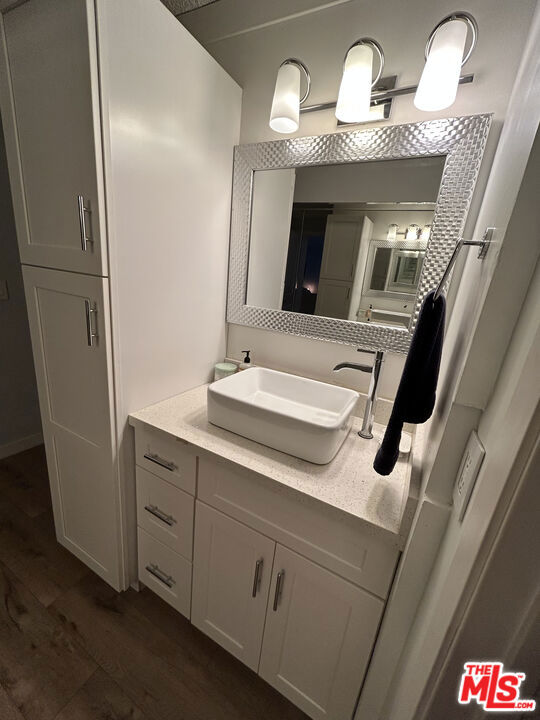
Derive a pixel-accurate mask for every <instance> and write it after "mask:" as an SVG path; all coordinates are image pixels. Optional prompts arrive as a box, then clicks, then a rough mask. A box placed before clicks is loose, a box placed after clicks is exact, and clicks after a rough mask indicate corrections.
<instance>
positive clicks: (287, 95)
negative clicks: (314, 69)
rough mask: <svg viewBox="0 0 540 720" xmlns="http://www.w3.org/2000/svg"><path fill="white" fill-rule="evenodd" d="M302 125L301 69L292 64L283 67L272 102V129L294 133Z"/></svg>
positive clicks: (279, 71)
mask: <svg viewBox="0 0 540 720" xmlns="http://www.w3.org/2000/svg"><path fill="white" fill-rule="evenodd" d="M299 124H300V68H299V67H298V66H297V65H293V64H292V63H285V64H284V65H281V66H280V68H279V70H278V74H277V78H276V87H275V90H274V98H273V100H272V111H271V113H270V127H271V128H272V130H274V131H275V132H278V133H293V132H296V131H297V130H298V126H299Z"/></svg>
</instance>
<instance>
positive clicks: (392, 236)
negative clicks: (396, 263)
mask: <svg viewBox="0 0 540 720" xmlns="http://www.w3.org/2000/svg"><path fill="white" fill-rule="evenodd" d="M398 229H399V225H397V224H396V223H392V224H391V225H389V226H388V234H387V235H386V239H387V240H389V241H390V242H393V241H394V240H396V239H397V233H398Z"/></svg>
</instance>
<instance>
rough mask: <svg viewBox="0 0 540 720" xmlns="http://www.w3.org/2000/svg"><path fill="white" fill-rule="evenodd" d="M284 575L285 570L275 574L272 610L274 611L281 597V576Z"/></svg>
mask: <svg viewBox="0 0 540 720" xmlns="http://www.w3.org/2000/svg"><path fill="white" fill-rule="evenodd" d="M284 577H285V570H281V571H280V572H278V574H277V580H276V592H275V594H274V607H273V610H274V612H276V610H277V608H278V603H279V599H280V597H281V591H282V590H283V578H284Z"/></svg>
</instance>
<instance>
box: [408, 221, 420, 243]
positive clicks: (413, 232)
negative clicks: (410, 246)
mask: <svg viewBox="0 0 540 720" xmlns="http://www.w3.org/2000/svg"><path fill="white" fill-rule="evenodd" d="M419 237H420V226H419V225H416V223H411V225H409V227H408V228H407V231H406V232H405V240H418V238H419Z"/></svg>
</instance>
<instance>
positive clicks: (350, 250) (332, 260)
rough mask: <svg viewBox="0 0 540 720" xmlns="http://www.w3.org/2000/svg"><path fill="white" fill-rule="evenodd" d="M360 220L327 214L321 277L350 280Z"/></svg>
mask: <svg viewBox="0 0 540 720" xmlns="http://www.w3.org/2000/svg"><path fill="white" fill-rule="evenodd" d="M361 232H362V220H361V219H360V220H359V219H358V218H354V217H353V218H350V217H347V216H340V215H329V216H328V219H327V221H326V233H325V235H324V249H323V257H322V264H321V278H323V277H324V278H327V279H332V280H346V281H348V282H352V280H353V278H354V271H355V268H356V261H357V257H358V249H359V245H360V234H361Z"/></svg>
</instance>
